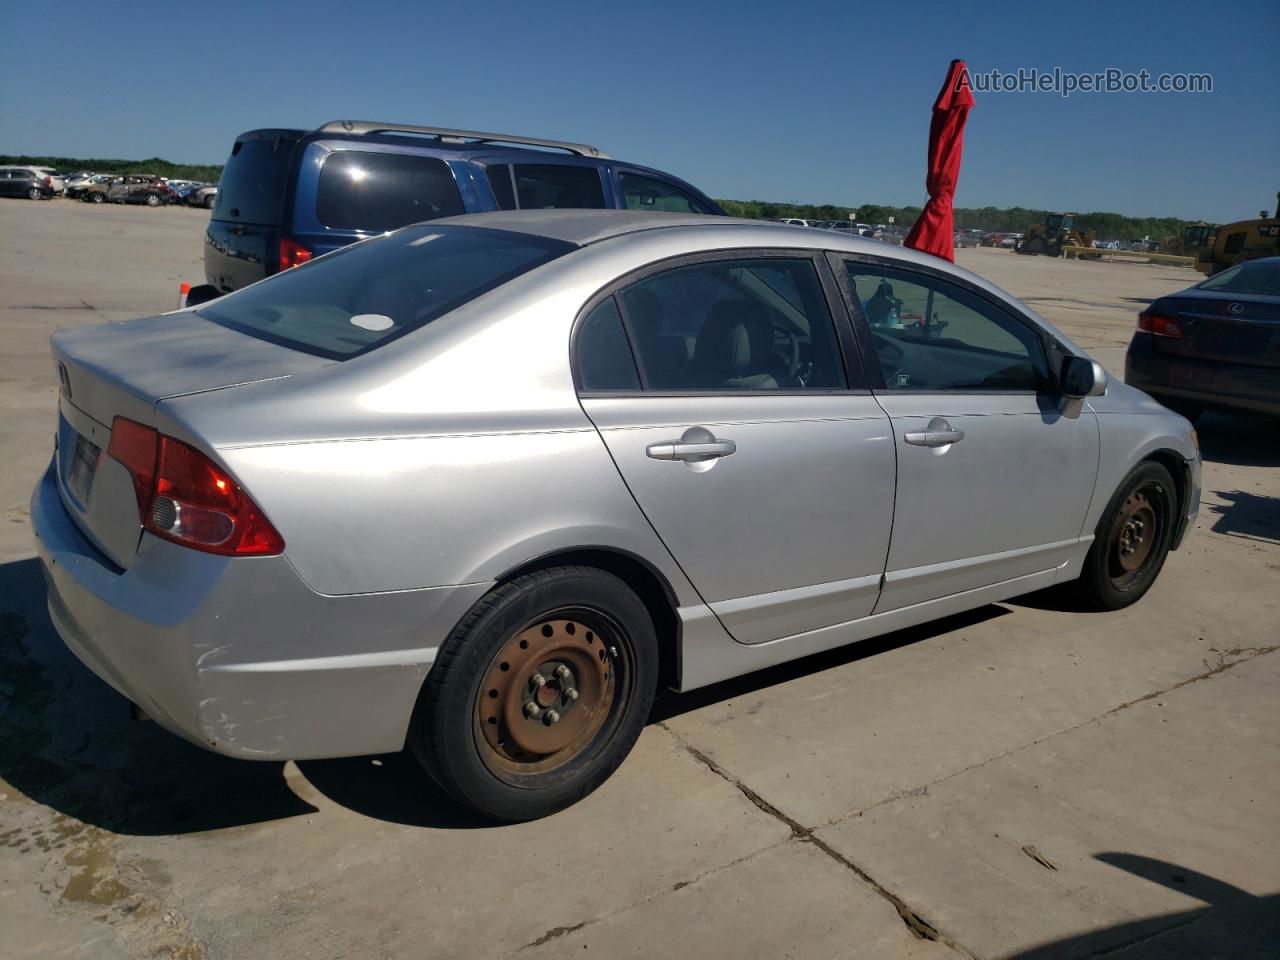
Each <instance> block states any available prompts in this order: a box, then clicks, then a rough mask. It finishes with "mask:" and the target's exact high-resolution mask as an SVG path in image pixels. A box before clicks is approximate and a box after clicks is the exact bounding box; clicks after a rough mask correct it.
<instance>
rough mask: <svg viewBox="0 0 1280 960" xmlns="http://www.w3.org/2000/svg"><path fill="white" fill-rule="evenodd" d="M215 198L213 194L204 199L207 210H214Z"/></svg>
mask: <svg viewBox="0 0 1280 960" xmlns="http://www.w3.org/2000/svg"><path fill="white" fill-rule="evenodd" d="M213 198H214V195H213V194H212V193H211V194H209V195H208V196H207V197H205V198H204V208H205V209H206V210H212V209H213Z"/></svg>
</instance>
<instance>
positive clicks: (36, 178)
mask: <svg viewBox="0 0 1280 960" xmlns="http://www.w3.org/2000/svg"><path fill="white" fill-rule="evenodd" d="M0 196H4V197H26V198H27V199H28V200H48V199H49V198H50V197H52V196H53V185H52V183H51V181H50V178H49V177H47V176H44V175H43V174H39V173H37V172H36V171H35V170H33V169H32V168H31V167H0Z"/></svg>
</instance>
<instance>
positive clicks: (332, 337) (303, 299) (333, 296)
mask: <svg viewBox="0 0 1280 960" xmlns="http://www.w3.org/2000/svg"><path fill="white" fill-rule="evenodd" d="M572 249H574V247H573V244H570V243H564V242H563V241H560V240H551V239H548V238H546V237H535V236H529V235H527V234H522V233H510V232H507V231H504V230H489V229H484V228H480V227H457V226H438V227H431V226H425V225H424V226H414V227H407V228H405V229H403V230H399V231H397V232H395V233H393V234H390V235H388V236H384V237H375V238H373V239H370V240H365V241H363V242H361V243H356V244H352V245H351V246H348V247H343V248H342V249H340V250H337V251H335V252H333V253H330V254H328V255H326V256H323V257H320V258H319V259H317V260H313V261H312V262H311V263H308V264H305V265H303V266H301V267H295V268H294V269H292V270H286V271H284V272H283V273H277V274H275V275H274V276H272V277H268V278H267V279H266V280H263V281H261V282H259V283H255V284H253V285H252V286H248V287H245V288H244V289H243V290H238V291H236V292H235V293H231V294H228V295H227V296H225V297H222V298H220V299H218V300H213V301H211V302H210V303H208V304H207V305H206V306H204V307H202V308H200V309H199V310H198V311H196V314H197V316H200V317H203V318H205V319H206V320H212V321H213V322H215V323H219V324H221V325H223V326H225V327H230V328H231V329H233V330H239V331H240V332H241V333H247V334H249V335H250V336H254V337H258V338H260V339H262V340H270V341H271V342H272V343H279V344H282V345H283V346H286V347H292V348H293V349H295V350H302V351H304V352H306V353H313V354H317V355H319V356H322V357H331V358H333V359H337V360H342V359H345V358H347V357H353V356H356V355H357V354H361V353H367V352H368V351H370V350H373V349H375V348H377V347H380V346H382V345H383V344H385V343H388V342H390V341H392V340H394V339H396V338H397V337H401V336H403V335H404V334H406V333H408V332H409V331H411V330H416V329H418V328H419V327H421V326H424V325H425V324H428V323H430V322H431V321H432V320H434V319H436V318H437V317H440V316H443V315H444V314H446V313H448V312H449V311H451V310H454V309H456V308H458V307H460V306H461V305H462V304H464V303H466V302H468V301H469V300H474V299H475V298H476V297H478V296H480V295H481V294H483V293H486V292H488V291H489V290H492V289H494V288H495V287H498V286H500V285H501V284H504V283H506V282H507V281H508V280H511V279H513V278H515V277H517V276H519V275H520V274H522V273H526V272H528V271H530V270H532V269H533V268H534V267H538V266H541V265H542V264H544V263H547V262H548V261H550V260H554V259H555V258H556V257H559V256H562V255H563V254H565V253H567V252H569V251H570V250H572Z"/></svg>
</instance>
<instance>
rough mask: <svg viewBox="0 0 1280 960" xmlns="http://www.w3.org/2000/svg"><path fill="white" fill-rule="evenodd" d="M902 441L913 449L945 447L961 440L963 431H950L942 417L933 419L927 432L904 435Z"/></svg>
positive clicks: (949, 426)
mask: <svg viewBox="0 0 1280 960" xmlns="http://www.w3.org/2000/svg"><path fill="white" fill-rule="evenodd" d="M902 439H903V440H905V441H906V442H907V443H909V444H911V445H912V446H913V447H945V446H948V445H950V444H953V443H959V442H960V441H961V440H963V439H964V431H963V430H953V429H951V424H949V423H947V421H946V420H945V419H944V418H943V417H934V418H933V419H932V420H930V421H929V428H928V429H927V430H918V431H913V432H911V433H904V434H903V435H902Z"/></svg>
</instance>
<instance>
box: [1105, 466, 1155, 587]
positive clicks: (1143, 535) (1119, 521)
mask: <svg viewBox="0 0 1280 960" xmlns="http://www.w3.org/2000/svg"><path fill="white" fill-rule="evenodd" d="M1159 522H1160V521H1159V515H1158V514H1157V512H1156V508H1155V506H1154V505H1153V504H1152V502H1151V494H1150V492H1149V491H1148V489H1147V488H1146V487H1142V488H1139V489H1137V490H1134V491H1133V492H1132V493H1130V494H1129V496H1127V497H1126V498H1125V501H1124V503H1123V504H1121V506H1120V514H1119V516H1118V517H1117V518H1116V526H1115V528H1114V532H1113V533H1112V538H1111V540H1112V542H1111V550H1110V554H1111V577H1112V580H1113V581H1115V582H1116V583H1117V585H1118V586H1119V585H1123V584H1125V583H1127V582H1129V581H1131V580H1133V579H1134V578H1135V577H1136V575H1137V574H1138V573H1139V572H1140V571H1141V570H1142V569H1143V567H1144V565H1145V564H1146V562H1147V560H1148V559H1149V558H1150V557H1151V552H1152V550H1153V549H1154V548H1155V545H1156V541H1157V539H1158V538H1159V535H1160V528H1159Z"/></svg>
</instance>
